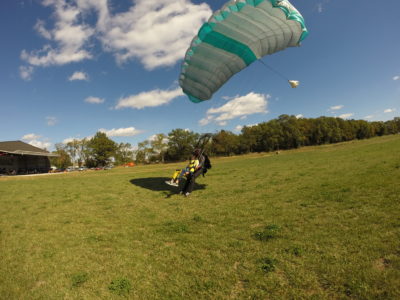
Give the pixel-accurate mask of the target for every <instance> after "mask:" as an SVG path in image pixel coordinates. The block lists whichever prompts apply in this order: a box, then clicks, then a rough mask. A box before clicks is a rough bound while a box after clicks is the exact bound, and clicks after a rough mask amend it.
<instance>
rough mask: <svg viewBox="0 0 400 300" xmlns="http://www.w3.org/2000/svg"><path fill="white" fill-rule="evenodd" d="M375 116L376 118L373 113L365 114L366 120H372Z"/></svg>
mask: <svg viewBox="0 0 400 300" xmlns="http://www.w3.org/2000/svg"><path fill="white" fill-rule="evenodd" d="M373 118H374V116H373V115H369V116H365V117H364V119H365V120H371V119H373Z"/></svg>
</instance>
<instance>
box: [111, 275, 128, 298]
mask: <svg viewBox="0 0 400 300" xmlns="http://www.w3.org/2000/svg"><path fill="white" fill-rule="evenodd" d="M131 288H132V286H131V283H130V282H129V280H128V279H126V278H118V279H115V280H113V281H111V283H110V285H109V286H108V289H109V290H110V291H111V292H113V293H114V294H117V295H120V296H122V295H127V294H129V292H130V290H131Z"/></svg>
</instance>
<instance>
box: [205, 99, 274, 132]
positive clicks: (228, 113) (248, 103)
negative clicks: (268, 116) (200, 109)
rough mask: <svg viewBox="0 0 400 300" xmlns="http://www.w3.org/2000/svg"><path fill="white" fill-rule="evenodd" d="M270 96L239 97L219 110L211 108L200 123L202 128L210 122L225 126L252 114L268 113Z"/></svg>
mask: <svg viewBox="0 0 400 300" xmlns="http://www.w3.org/2000/svg"><path fill="white" fill-rule="evenodd" d="M270 98H271V96H270V95H264V94H256V93H253V92H251V93H249V94H247V95H245V96H237V97H235V98H234V99H232V100H229V101H228V102H227V103H226V104H224V105H222V106H221V107H218V108H210V109H209V110H208V111H207V116H206V117H205V118H204V119H201V120H200V121H199V124H200V125H201V126H204V125H207V124H209V123H210V122H216V123H217V124H219V125H221V126H224V125H226V124H227V121H229V120H232V119H235V118H243V117H247V116H249V115H252V114H257V113H267V112H268V111H267V105H268V100H269V99H270Z"/></svg>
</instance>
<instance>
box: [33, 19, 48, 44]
mask: <svg viewBox="0 0 400 300" xmlns="http://www.w3.org/2000/svg"><path fill="white" fill-rule="evenodd" d="M45 25H46V23H45V22H44V21H43V20H37V22H36V25H35V27H34V29H35V30H36V31H37V33H39V35H41V36H42V37H44V38H45V39H47V40H51V38H52V34H51V32H50V31H48V30H47V29H46V28H45Z"/></svg>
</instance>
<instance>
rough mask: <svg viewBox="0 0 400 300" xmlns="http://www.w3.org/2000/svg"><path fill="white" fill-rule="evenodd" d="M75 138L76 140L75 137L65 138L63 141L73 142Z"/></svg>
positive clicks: (64, 142) (66, 142) (65, 142)
mask: <svg viewBox="0 0 400 300" xmlns="http://www.w3.org/2000/svg"><path fill="white" fill-rule="evenodd" d="M73 140H76V139H75V138H66V139H65V140H63V141H62V143H63V144H68V143H70V142H72V141H73Z"/></svg>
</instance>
